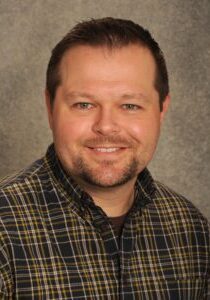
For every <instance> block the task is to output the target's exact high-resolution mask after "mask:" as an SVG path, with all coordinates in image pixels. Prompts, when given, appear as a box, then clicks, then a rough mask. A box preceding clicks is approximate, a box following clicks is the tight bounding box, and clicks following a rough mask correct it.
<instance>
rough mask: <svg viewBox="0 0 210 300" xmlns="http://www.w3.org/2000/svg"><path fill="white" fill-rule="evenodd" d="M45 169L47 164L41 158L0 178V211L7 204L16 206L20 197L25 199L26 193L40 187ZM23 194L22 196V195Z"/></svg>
mask: <svg viewBox="0 0 210 300" xmlns="http://www.w3.org/2000/svg"><path fill="white" fill-rule="evenodd" d="M46 170H47V164H46V162H45V159H44V158H43V159H39V160H37V161H35V162H34V163H32V164H31V165H30V166H29V167H27V168H25V169H23V170H21V171H20V172H18V173H16V174H13V175H11V176H7V177H5V178H3V179H1V181H0V212H1V211H2V210H3V211H5V209H6V207H8V206H11V207H14V206H17V205H18V204H19V203H20V202H21V199H22V198H24V201H27V195H29V194H30V193H31V192H33V191H36V190H38V189H40V188H41V187H40V185H41V181H43V180H44V177H46V174H47V172H46ZM23 195H24V197H22V196H23ZM24 201H23V202H24ZM22 205H24V203H22ZM1 215H2V213H1Z"/></svg>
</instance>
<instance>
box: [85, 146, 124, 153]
mask: <svg viewBox="0 0 210 300" xmlns="http://www.w3.org/2000/svg"><path fill="white" fill-rule="evenodd" d="M88 148H89V149H90V150H92V151H94V152H95V153H99V154H100V153H102V154H111V153H117V152H121V151H122V150H125V149H126V147H88Z"/></svg>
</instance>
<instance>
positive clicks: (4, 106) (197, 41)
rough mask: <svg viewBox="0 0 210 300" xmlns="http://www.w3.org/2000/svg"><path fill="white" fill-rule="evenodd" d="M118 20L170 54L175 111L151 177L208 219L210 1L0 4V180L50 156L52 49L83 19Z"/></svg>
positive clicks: (9, 0)
mask: <svg viewBox="0 0 210 300" xmlns="http://www.w3.org/2000/svg"><path fill="white" fill-rule="evenodd" d="M104 16H114V17H121V18H131V19H133V20H134V21H136V22H139V23H140V24H142V25H144V26H145V27H148V28H149V29H150V31H151V32H152V34H153V35H154V37H155V38H156V39H157V40H158V41H159V43H160V45H161V46H162V49H163V51H164V53H165V56H166V59H167V63H168V68H169V75H170V86H171V99H172V103H171V107H170V111H169V113H168V116H167V118H166V122H165V124H164V128H163V132H162V136H161V140H160V143H159V147H158V151H157V153H156V155H155V158H154V161H153V162H152V163H151V165H150V170H152V172H153V175H154V176H155V177H156V178H157V179H158V180H160V181H163V182H165V183H166V184H168V185H169V186H171V187H172V188H173V189H175V190H176V191H178V192H180V193H182V194H183V195H185V196H186V197H187V198H189V199H190V200H191V201H192V202H193V203H194V204H195V205H196V206H198V207H199V208H200V210H201V211H202V212H203V213H204V214H205V215H206V216H207V217H208V218H209V219H210V130H209V128H210V1H209V0H200V1H196V0H194V1H193V0H184V1H183V0H176V1H175V0H174V1H173V0H130V1H127V0H59V1H58V0H0V104H1V106H0V149H1V156H0V177H3V176H5V175H7V174H9V173H11V172H14V171H16V170H18V169H20V168H22V167H24V166H26V165H27V164H29V163H30V162H32V161H33V160H35V159H36V158H38V157H39V156H41V155H43V154H44V153H45V150H46V147H47V145H48V144H49V143H50V142H51V133H50V131H49V129H48V125H47V118H46V114H45V105H44V97H43V91H44V85H45V71H46V65H47V62H48V59H49V56H50V51H51V49H52V47H53V46H54V44H55V43H56V42H57V41H58V40H59V39H60V38H61V37H62V36H63V35H64V34H65V33H66V32H67V31H68V30H69V29H70V28H71V27H72V26H73V25H74V24H75V23H76V22H78V21H81V20H84V19H87V18H93V17H97V18H98V17H104Z"/></svg>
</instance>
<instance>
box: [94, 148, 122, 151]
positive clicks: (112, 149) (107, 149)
mask: <svg viewBox="0 0 210 300" xmlns="http://www.w3.org/2000/svg"><path fill="white" fill-rule="evenodd" d="M95 150H96V151H98V152H115V151H117V150H119V148H95Z"/></svg>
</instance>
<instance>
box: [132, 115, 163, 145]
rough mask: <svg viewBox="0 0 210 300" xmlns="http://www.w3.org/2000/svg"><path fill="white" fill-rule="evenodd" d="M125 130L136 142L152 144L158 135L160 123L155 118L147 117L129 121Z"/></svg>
mask: <svg viewBox="0 0 210 300" xmlns="http://www.w3.org/2000/svg"><path fill="white" fill-rule="evenodd" d="M126 131H127V133H128V134H129V136H130V137H132V139H134V140H135V141H136V142H137V143H141V144H147V143H152V144H153V143H156V141H157V139H158V137H159V132H160V125H159V122H158V120H157V119H154V118H148V119H144V120H138V121H137V122H134V123H130V124H129V127H127V129H126Z"/></svg>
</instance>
